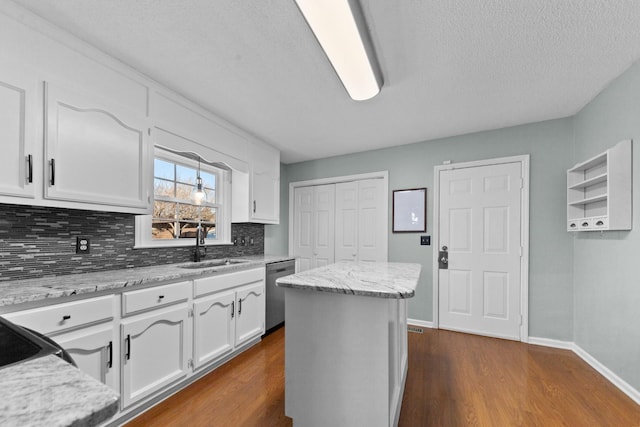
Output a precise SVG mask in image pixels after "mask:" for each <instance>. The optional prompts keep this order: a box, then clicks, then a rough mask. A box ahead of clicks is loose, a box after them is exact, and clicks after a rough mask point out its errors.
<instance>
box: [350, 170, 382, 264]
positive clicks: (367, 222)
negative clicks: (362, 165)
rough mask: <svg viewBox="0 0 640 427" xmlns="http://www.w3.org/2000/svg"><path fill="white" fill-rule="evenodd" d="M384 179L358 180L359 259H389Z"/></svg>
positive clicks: (374, 260)
mask: <svg viewBox="0 0 640 427" xmlns="http://www.w3.org/2000/svg"><path fill="white" fill-rule="evenodd" d="M385 187H386V186H385V185H384V181H383V180H382V179H366V180H362V181H358V219H357V221H358V223H357V227H358V251H357V253H358V261H373V262H384V261H387V223H386V218H387V216H386V213H387V209H388V208H387V205H386V203H384V202H383V200H384V196H385V194H384V192H385Z"/></svg>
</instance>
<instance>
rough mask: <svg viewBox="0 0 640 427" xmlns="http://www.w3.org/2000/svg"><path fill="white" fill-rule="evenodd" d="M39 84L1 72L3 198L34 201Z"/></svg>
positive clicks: (22, 74)
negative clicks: (19, 198) (16, 197)
mask: <svg viewBox="0 0 640 427" xmlns="http://www.w3.org/2000/svg"><path fill="white" fill-rule="evenodd" d="M37 92H38V80H37V79H36V78H34V77H32V76H30V75H29V74H28V73H25V72H20V71H18V70H12V69H9V68H8V67H4V66H3V67H1V68H0V147H2V155H1V156H0V196H18V197H22V198H29V199H33V198H34V197H35V185H34V173H35V172H36V170H35V162H36V161H41V160H40V158H39V156H38V154H39V153H36V151H37V150H36V149H35V138H36V135H35V133H36V127H37V119H36V117H35V116H36V111H37V110H36V105H37V102H36V101H37Z"/></svg>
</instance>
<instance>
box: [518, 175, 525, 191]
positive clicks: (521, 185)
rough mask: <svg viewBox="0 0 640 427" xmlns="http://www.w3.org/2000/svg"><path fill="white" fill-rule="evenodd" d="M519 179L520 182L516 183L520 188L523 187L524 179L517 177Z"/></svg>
mask: <svg viewBox="0 0 640 427" xmlns="http://www.w3.org/2000/svg"><path fill="white" fill-rule="evenodd" d="M519 181H520V182H518V185H519V186H520V187H519V188H520V189H521V190H522V189H523V188H524V179H522V178H519Z"/></svg>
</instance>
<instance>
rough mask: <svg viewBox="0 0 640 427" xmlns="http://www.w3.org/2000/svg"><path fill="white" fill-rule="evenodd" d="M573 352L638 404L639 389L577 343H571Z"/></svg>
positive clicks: (639, 403)
mask: <svg viewBox="0 0 640 427" xmlns="http://www.w3.org/2000/svg"><path fill="white" fill-rule="evenodd" d="M572 350H573V352H574V353H575V354H577V355H578V356H579V357H580V358H581V359H582V360H584V361H585V362H587V363H588V364H589V365H591V367H592V368H593V369H595V370H596V371H598V372H600V374H602V376H603V377H605V378H606V379H608V380H609V381H610V382H611V383H612V384H613V385H615V386H616V387H618V388H619V389H620V390H622V392H623V393H624V394H626V395H627V396H629V397H630V398H631V399H633V401H635V402H636V403H637V404H638V405H640V391H638V390H636V389H635V388H633V387H632V386H631V385H630V384H629V383H628V382H626V381H625V380H623V379H622V378H620V377H619V376H618V375H616V374H615V373H614V372H613V371H611V370H610V369H609V368H607V367H606V366H604V365H603V364H602V363H600V362H599V361H598V360H597V359H596V358H595V357H593V356H592V355H590V354H589V353H587V352H586V351H585V350H583V349H582V348H581V347H580V346H579V345H578V344H575V343H574V344H573V348H572Z"/></svg>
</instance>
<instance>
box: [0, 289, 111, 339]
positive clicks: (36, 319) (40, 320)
mask: <svg viewBox="0 0 640 427" xmlns="http://www.w3.org/2000/svg"><path fill="white" fill-rule="evenodd" d="M4 317H6V318H7V319H8V320H10V321H12V322H14V323H16V324H18V325H20V326H24V327H26V328H29V329H33V330H34V331H38V332H40V333H42V334H47V335H51V334H55V333H58V332H60V331H64V330H67V329H71V328H77V327H79V326H84V325H88V324H92V323H99V322H103V321H107V320H111V319H113V296H112V295H108V296H104V297H98V298H91V299H85V300H81V301H74V302H68V303H64V304H56V305H53V306H47V307H40V308H34V309H31V310H25V311H20V312H17V313H10V314H6V315H4Z"/></svg>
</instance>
